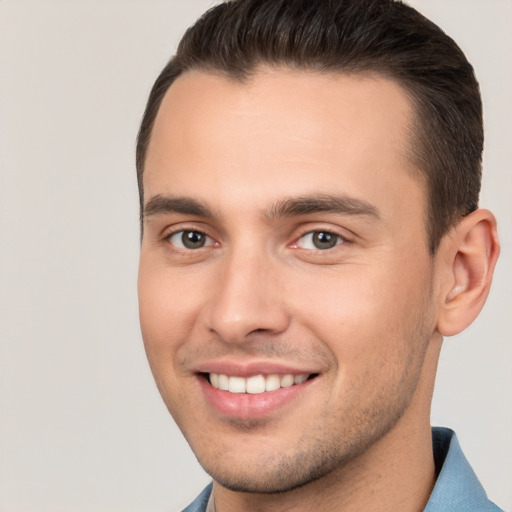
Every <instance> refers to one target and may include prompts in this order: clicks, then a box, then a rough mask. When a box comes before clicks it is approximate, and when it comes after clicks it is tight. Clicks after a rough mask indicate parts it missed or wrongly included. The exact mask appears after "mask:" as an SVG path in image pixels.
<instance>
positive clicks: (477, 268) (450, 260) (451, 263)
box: [437, 209, 499, 336]
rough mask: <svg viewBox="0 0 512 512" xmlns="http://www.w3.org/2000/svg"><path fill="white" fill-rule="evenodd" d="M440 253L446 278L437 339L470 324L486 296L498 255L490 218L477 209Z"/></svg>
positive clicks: (496, 240)
mask: <svg viewBox="0 0 512 512" xmlns="http://www.w3.org/2000/svg"><path fill="white" fill-rule="evenodd" d="M443 250H444V251H446V257H447V259H446V260H445V261H446V264H447V265H448V272H447V273H446V275H447V276H448V278H447V279H446V280H445V286H444V288H443V290H442V294H441V297H440V298H441V301H440V304H439V306H440V310H439V316H438V324H437V328H438V331H439V333H440V334H441V335H443V336H453V335H454V334H457V333H459V332H461V331H462V330H464V329H465V328H466V327H468V325H470V324H471V323H472V322H473V320H474V319H475V318H476V317H477V316H478V314H479V313H480V311H481V309H482V307H483V305H484V304H485V301H486V299H487V296H488V294H489V289H490V286H491V281H492V276H493V273H494V267H495V265H496V260H497V259H498V254H499V241H498V234H497V230H496V219H495V217H494V215H493V214H492V213H491V212H490V211H488V210H483V209H480V210H476V211H475V212H473V213H470V214H469V215H467V216H466V217H464V218H463V219H462V220H461V221H460V222H459V224H458V225H457V226H456V227H455V228H454V231H453V233H452V234H451V235H450V237H449V239H448V241H447V246H446V247H444V248H443Z"/></svg>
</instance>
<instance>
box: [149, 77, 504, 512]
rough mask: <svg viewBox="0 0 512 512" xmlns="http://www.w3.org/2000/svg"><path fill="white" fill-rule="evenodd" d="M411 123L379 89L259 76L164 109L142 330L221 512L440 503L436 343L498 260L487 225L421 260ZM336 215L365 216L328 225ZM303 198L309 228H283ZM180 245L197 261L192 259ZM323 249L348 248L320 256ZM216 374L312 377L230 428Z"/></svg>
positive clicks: (199, 82) (179, 84)
mask: <svg viewBox="0 0 512 512" xmlns="http://www.w3.org/2000/svg"><path fill="white" fill-rule="evenodd" d="M413 116H414V112H413V109H412V107H411V105H410V103H409V100H408V99H407V96H406V95H405V93H404V91H403V90H402V89H401V88H400V87H399V86H398V85H397V84H396V83H395V82H393V81H392V80H389V79H385V78H379V77H375V76H370V75H366V76H363V75H339V74H338V75H334V74H323V75H321V74H318V73H314V72H299V71H292V70H287V69H273V70H270V69H264V68H262V69H260V70H259V71H258V73H256V75H255V76H254V77H253V78H252V79H251V80H250V81H249V82H247V83H244V84H241V83H238V82H235V81H232V80H230V79H229V78H226V77H224V76H221V75H214V74H208V73H205V72H200V71H193V72H188V73H186V74H185V75H182V76H181V77H179V78H178V79H177V80H176V82H175V83H174V84H173V85H172V86H171V88H170V89H169V91H168V92H167V94H166V96H165V98H164V101H163V104H162V106H161V108H160V111H159V113H158V116H157V119H156V123H155V126H154V130H153V134H152V139H151V143H150V146H149V151H148V156H147V160H146V166H145V172H144V190H145V203H146V205H147V209H146V212H145V215H144V236H143V240H142V247H141V258H140V270H139V303H140V319H141V326H142V333H143V338H144V343H145V347H146V352H147V355H148V359H149V362H150V365H151V369H152V372H153V374H154V377H155V380H156V382H157V385H158V388H159V390H160V393H161V394H162V397H163V399H164V401H165V403H166V405H167V407H168V409H169V411H170V412H171V414H172V415H173V417H174V419H175V421H176V422H177V424H178V425H179V427H180V428H181V430H182V432H183V433H184V435H185V437H186V438H187V440H188V442H189V443H190V445H191V447H192V449H193V451H194V453H195V454H196V456H197V457H198V460H199V461H200V463H201V464H202V465H203V467H204V468H205V469H206V471H207V472H208V473H209V474H210V475H212V477H213V479H214V497H215V503H216V510H217V512H227V511H230V510H282V509H283V508H286V509H287V510H297V511H299V510H315V511H321V510H369V509H372V510H382V511H384V510H423V507H424V506H425V504H426V502H427V500H428V496H429V493H430V492H431V489H432V486H433V483H434V480H435V475H434V464H433V456H432V446H431V438H430V423H429V410H430V401H431V396H432V390H433V385H434V379H435V371H436V365H437V360H438V356H439V350H440V348H441V342H442V335H443V334H454V333H455V332H458V331H459V330H461V329H462V328H464V327H465V326H466V325H467V324H468V323H470V322H471V321H472V319H473V318H474V317H475V316H476V315H477V314H478V311H479V310H480V308H481V306H482V305H483V302H484V301H485V297H486V295H487V291H488V286H489V284H490V277H491V276H492V269H493V267H494V262H495V259H496V257H497V251H498V249H497V237H496V231H495V221H494V217H492V215H491V214H490V213H489V212H486V211H485V210H479V211H478V212H475V214H472V215H470V216H468V217H467V218H465V219H464V220H463V221H462V222H461V223H460V224H459V225H458V226H457V227H456V228H454V229H453V230H452V231H451V232H450V233H449V234H448V235H446V237H445V238H444V239H443V241H442V243H441V246H440V248H439V250H438V252H437V253H436V255H435V256H434V257H432V256H430V255H429V253H428V245H427V235H426V229H425V217H426V208H427V205H426V202H425V191H424V190H423V188H422V185H421V182H420V180H419V179H418V178H417V174H416V173H417V170H416V169H415V168H414V166H413V164H412V163H411V161H410V160H409V159H408V158H407V155H408V152H409V148H410V144H411V143H412V141H411V140H410V135H409V133H410V131H409V127H410V126H411V125H412V120H413ZM327 196H329V197H330V198H331V199H332V197H334V198H337V199H339V198H343V199H344V201H345V203H344V204H345V206H346V203H347V198H349V199H350V201H351V202H350V205H352V206H353V205H354V204H355V205H356V206H357V208H356V209H355V210H357V211H355V210H354V208H352V209H351V210H350V211H342V210H340V209H339V208H338V209H333V208H332V200H331V201H330V203H329V206H330V209H329V208H327V210H326V211H319V208H318V205H319V204H323V205H324V206H325V204H326V201H325V199H326V197H327ZM155 198H158V199H155ZM184 198H186V201H184ZM304 198H309V199H310V201H309V202H310V203H311V198H313V199H314V200H315V201H316V202H315V207H316V209H313V211H311V212H309V213H308V212H304V211H301V210H300V208H297V207H295V208H285V206H286V205H289V204H291V202H293V201H295V203H294V204H295V205H296V203H297V199H304ZM169 199H170V200H171V201H169ZM176 199H179V201H178V202H176ZM191 200H192V201H193V205H195V206H197V205H200V206H201V207H202V209H201V210H198V209H197V207H196V208H195V210H194V209H192V208H191V207H190V203H191ZM159 201H160V202H159ZM166 201H167V202H166ZM177 204H179V205H180V206H179V208H176V205H177ZM169 205H171V206H172V208H171V207H170V206H169ZM184 205H185V206H184ZM177 210H179V211H177ZM345 210H347V209H346V208H345ZM183 230H186V231H188V232H194V233H196V232H198V233H202V234H203V236H205V238H204V240H205V244H204V245H203V246H202V247H199V248H197V249H190V248H186V247H185V246H183V245H182V238H181V234H182V232H183ZM319 232H327V233H330V234H331V235H332V236H334V237H335V238H334V240H336V245H334V246H333V247H331V248H327V249H319V248H317V247H315V245H314V243H313V240H312V237H311V233H319ZM212 361H213V362H219V361H220V362H221V363H225V362H227V363H228V364H234V365H246V364H252V363H254V362H256V363H257V364H259V365H263V366H264V365H265V364H266V363H267V362H269V361H271V362H273V363H275V362H277V363H278V364H283V365H287V366H290V367H292V368H295V369H300V370H301V371H305V372H308V373H315V375H316V377H315V378H314V379H312V380H311V381H308V385H307V386H305V387H304V390H303V391H302V392H301V393H299V394H298V395H296V396H295V397H294V398H293V400H290V401H288V402H286V403H285V404H284V405H283V406H281V407H278V408H277V409H275V410H272V411H271V412H270V413H268V414H265V415H263V416H262V417H256V418H254V417H251V415H250V414H244V413H243V412H240V414H239V415H238V416H236V415H235V416H227V415H224V414H221V413H219V412H218V411H217V410H215V409H214V408H213V407H212V406H211V404H210V403H209V401H208V399H207V398H206V397H205V394H204V392H203V390H202V386H204V383H205V382H206V381H205V379H204V378H203V377H201V376H200V375H199V373H198V371H199V369H203V368H204V365H206V366H207V365H208V364H211V362H212ZM201 382H202V384H201Z"/></svg>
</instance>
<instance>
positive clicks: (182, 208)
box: [142, 194, 215, 219]
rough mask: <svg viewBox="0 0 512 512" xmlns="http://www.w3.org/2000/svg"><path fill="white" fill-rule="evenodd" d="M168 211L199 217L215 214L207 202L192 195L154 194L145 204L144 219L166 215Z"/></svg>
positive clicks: (213, 215) (208, 216)
mask: <svg viewBox="0 0 512 512" xmlns="http://www.w3.org/2000/svg"><path fill="white" fill-rule="evenodd" d="M166 213H182V214H185V215H194V216H197V217H206V218H213V217H215V214H214V213H213V211H212V210H211V209H210V208H208V206H206V205H205V204H203V203H201V202H200V201H197V200H196V199H192V198H190V197H172V196H162V195H160V194H158V195H156V196H153V197H152V198H151V199H150V200H149V201H148V202H147V203H146V204H145V205H144V211H143V215H142V216H143V219H146V218H148V217H154V216H156V215H164V214H166Z"/></svg>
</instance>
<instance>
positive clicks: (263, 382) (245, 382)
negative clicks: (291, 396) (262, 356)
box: [209, 373, 309, 395]
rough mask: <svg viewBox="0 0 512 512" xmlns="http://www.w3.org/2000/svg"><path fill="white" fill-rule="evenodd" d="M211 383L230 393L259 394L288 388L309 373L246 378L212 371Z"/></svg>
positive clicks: (305, 377) (298, 382)
mask: <svg viewBox="0 0 512 512" xmlns="http://www.w3.org/2000/svg"><path fill="white" fill-rule="evenodd" d="M209 375H210V383H211V385H212V386H213V387H214V388H217V389H221V390H223V391H229V392H230V393H251V394H254V395H255V394H258V393H264V392H265V391H275V390H276V389H279V388H287V387H289V386H292V385H293V384H300V383H301V382H304V381H305V380H306V379H307V378H308V377H309V374H308V373H302V374H300V375H292V374H291V373H289V374H286V375H268V376H266V377H265V376H264V375H254V376H253V377H249V378H247V379H245V378H244V377H230V376H228V375H224V374H222V373H210V374H209Z"/></svg>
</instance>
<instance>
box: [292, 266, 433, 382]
mask: <svg viewBox="0 0 512 512" xmlns="http://www.w3.org/2000/svg"><path fill="white" fill-rule="evenodd" d="M377 268H379V266H377ZM381 268H384V265H383V266H382V267H381ZM388 269H389V267H388ZM416 274H417V275H412V274H410V275H408V276H407V277H406V276H402V277H401V278H400V282H397V279H396V277H395V275H400V274H399V271H398V269H396V274H395V272H393V271H391V272H386V273H384V272H377V271H375V267H373V268H372V269H370V268H368V267H360V268H352V269H348V271H343V273H340V274H338V275H335V274H334V273H333V274H332V275H331V276H317V278H316V279H308V280H307V281H308V283H307V284H306V283H305V282H302V283H301V285H300V288H302V289H307V290H308V293H307V294H304V293H302V294H301V295H299V294H298V293H295V294H294V296H295V300H294V307H295V310H296V315H297V317H298V318H300V319H301V320H300V322H301V323H302V324H303V325H304V326H306V327H307V328H308V329H309V330H310V331H313V332H314V333H315V335H316V337H318V338H319V339H320V340H321V341H322V342H323V343H325V344H326V345H327V346H328V348H329V349H330V350H331V352H332V353H333V354H334V356H335V359H336V360H337V362H338V364H339V365H340V366H342V365H345V363H347V362H348V361H350V362H351V365H350V368H351V370H350V371H352V369H354V370H353V371H354V372H355V371H359V370H360V368H359V364H358V363H361V367H364V366H367V364H366V363H369V362H371V361H373V362H374V365H373V366H379V365H381V364H382V361H383V360H387V361H390V362H391V361H392V360H393V358H402V357H403V352H404V351H407V350H409V349H412V347H410V345H411V342H412V341H413V340H411V339H410V338H411V337H412V336H414V333H415V331H416V328H417V326H418V325H419V324H420V323H421V318H422V313H423V309H424V302H425V296H426V295H427V290H428V284H427V282H426V281H425V279H426V278H425V276H426V275H427V272H423V276H420V273H417V272H416ZM306 287H307V288H306ZM304 295H306V296H304ZM347 366H348V365H347ZM370 366H372V365H370Z"/></svg>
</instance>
